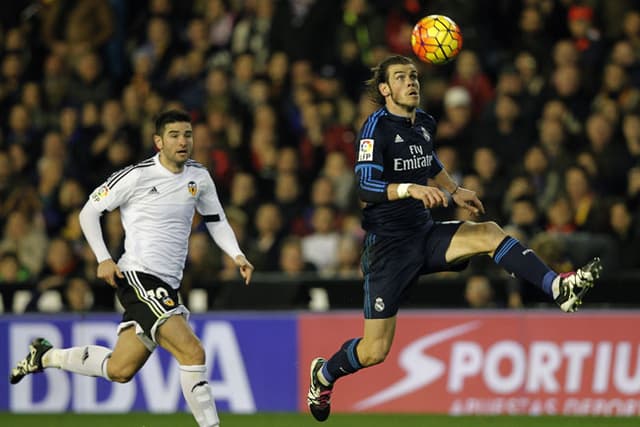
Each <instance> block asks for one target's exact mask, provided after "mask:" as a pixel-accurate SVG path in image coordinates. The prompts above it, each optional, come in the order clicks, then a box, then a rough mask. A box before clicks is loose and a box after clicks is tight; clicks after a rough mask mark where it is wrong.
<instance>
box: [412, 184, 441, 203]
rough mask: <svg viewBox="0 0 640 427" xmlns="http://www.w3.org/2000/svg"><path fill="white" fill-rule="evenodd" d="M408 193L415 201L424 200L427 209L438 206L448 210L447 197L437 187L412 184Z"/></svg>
mask: <svg viewBox="0 0 640 427" xmlns="http://www.w3.org/2000/svg"><path fill="white" fill-rule="evenodd" d="M407 191H408V192H409V195H410V196H411V197H413V198H414V199H417V200H422V203H424V207H425V208H429V209H431V208H435V207H438V206H444V207H445V208H446V207H447V206H448V205H449V201H448V199H447V196H445V194H444V193H443V192H442V190H440V189H439V188H437V187H430V186H426V185H419V184H411V185H410V186H409V188H408V190H407Z"/></svg>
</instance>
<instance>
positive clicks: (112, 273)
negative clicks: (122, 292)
mask: <svg viewBox="0 0 640 427" xmlns="http://www.w3.org/2000/svg"><path fill="white" fill-rule="evenodd" d="M96 276H98V279H102V280H104V281H105V282H107V283H108V284H109V286H111V287H113V288H116V287H117V285H116V277H118V278H120V279H123V278H124V274H122V271H120V268H118V264H116V263H115V262H114V261H113V260H112V259H106V260H104V261H102V262H101V263H100V264H98V272H97V273H96Z"/></svg>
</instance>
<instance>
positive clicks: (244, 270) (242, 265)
mask: <svg viewBox="0 0 640 427" xmlns="http://www.w3.org/2000/svg"><path fill="white" fill-rule="evenodd" d="M233 261H234V262H235V263H236V265H237V266H238V268H239V269H240V275H241V276H242V278H243V279H244V284H245V285H248V284H249V282H251V276H252V275H253V270H255V268H254V266H253V264H251V263H250V262H249V260H247V258H245V257H244V255H238V256H237V257H236V258H235V259H234V260H233Z"/></svg>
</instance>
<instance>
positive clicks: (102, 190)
mask: <svg viewBox="0 0 640 427" xmlns="http://www.w3.org/2000/svg"><path fill="white" fill-rule="evenodd" d="M108 195H109V188H108V187H107V186H106V185H103V186H101V187H98V188H96V190H95V191H94V192H93V194H92V195H91V198H92V199H93V201H94V202H99V201H100V200H102V199H104V198H105V197H107V196H108Z"/></svg>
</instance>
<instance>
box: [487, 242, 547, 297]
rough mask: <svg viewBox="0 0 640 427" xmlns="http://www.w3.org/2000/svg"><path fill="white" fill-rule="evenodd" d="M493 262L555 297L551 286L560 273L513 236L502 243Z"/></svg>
mask: <svg viewBox="0 0 640 427" xmlns="http://www.w3.org/2000/svg"><path fill="white" fill-rule="evenodd" d="M493 260H494V261H495V263H496V264H498V265H499V266H500V267H502V268H504V269H505V270H507V272H509V273H511V274H513V275H515V276H516V277H518V278H519V279H524V280H526V281H528V282H530V283H533V284H534V285H536V286H538V287H539V288H540V289H542V291H543V292H544V293H546V294H547V295H553V294H552V291H551V284H552V283H553V279H555V278H556V276H557V275H558V273H556V272H555V271H553V270H551V269H550V268H549V267H548V266H547V265H546V264H545V263H544V262H543V261H542V260H541V259H540V258H538V255H536V254H535V252H533V250H531V249H528V248H525V247H524V246H522V244H521V243H520V242H519V241H518V240H517V239H514V238H513V237H511V236H507V237H505V239H504V240H503V241H502V242H500V244H499V245H498V248H497V249H496V251H495V253H494V254H493Z"/></svg>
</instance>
